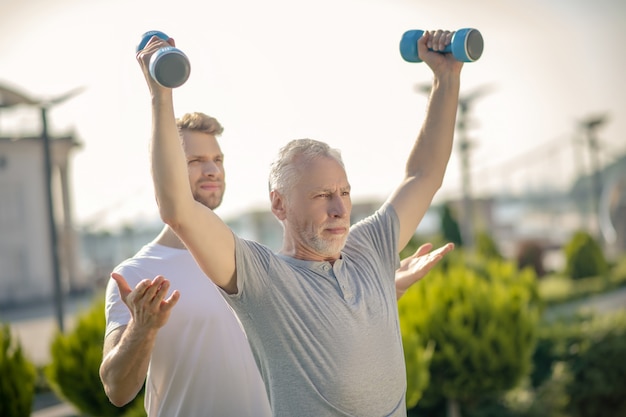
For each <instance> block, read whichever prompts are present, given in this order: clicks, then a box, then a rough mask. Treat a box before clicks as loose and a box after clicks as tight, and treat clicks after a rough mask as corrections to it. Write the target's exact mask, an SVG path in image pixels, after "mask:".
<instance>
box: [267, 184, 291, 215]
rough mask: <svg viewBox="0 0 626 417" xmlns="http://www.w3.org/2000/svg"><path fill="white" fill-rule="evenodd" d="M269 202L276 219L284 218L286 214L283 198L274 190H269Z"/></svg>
mask: <svg viewBox="0 0 626 417" xmlns="http://www.w3.org/2000/svg"><path fill="white" fill-rule="evenodd" d="M270 202H271V203H272V213H274V216H276V217H277V218H278V220H284V219H285V217H286V216H287V207H286V205H285V198H284V197H283V196H282V195H281V194H280V193H279V192H278V191H276V190H274V191H270Z"/></svg>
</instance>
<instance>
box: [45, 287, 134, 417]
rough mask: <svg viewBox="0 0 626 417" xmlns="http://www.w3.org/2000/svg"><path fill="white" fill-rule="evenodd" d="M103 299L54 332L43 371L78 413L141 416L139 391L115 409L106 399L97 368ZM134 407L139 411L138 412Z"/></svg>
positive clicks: (99, 353) (102, 317) (53, 386)
mask: <svg viewBox="0 0 626 417" xmlns="http://www.w3.org/2000/svg"><path fill="white" fill-rule="evenodd" d="M105 325H106V323H105V316H104V301H103V299H102V300H98V301H96V302H95V303H94V304H93V306H92V307H91V309H90V310H88V311H86V312H83V313H82V314H80V315H79V316H78V317H77V324H76V327H75V328H74V329H73V331H71V332H68V333H66V334H63V333H57V334H56V336H55V337H54V339H53V341H52V345H51V358H52V359H51V363H50V364H49V365H48V366H47V367H46V369H45V372H46V376H47V378H48V381H49V382H50V386H51V387H52V389H53V390H54V391H55V392H56V393H57V394H58V395H59V396H60V397H61V398H64V399H65V400H66V401H68V402H70V403H71V404H73V405H74V406H75V407H76V408H77V409H78V410H80V411H81V412H82V413H84V414H87V415H91V416H98V417H108V416H122V415H127V413H132V415H144V416H145V411H143V390H142V392H141V393H140V394H139V395H138V396H137V397H136V398H135V399H134V400H133V401H132V402H131V403H129V404H128V405H126V406H124V407H121V408H118V407H116V406H114V405H113V404H111V402H110V401H109V399H108V398H107V396H106V394H105V392H104V388H103V386H102V382H101V381H100V375H99V368H100V363H101V361H102V343H103V338H104V331H105ZM138 410H141V411H140V412H139V414H138Z"/></svg>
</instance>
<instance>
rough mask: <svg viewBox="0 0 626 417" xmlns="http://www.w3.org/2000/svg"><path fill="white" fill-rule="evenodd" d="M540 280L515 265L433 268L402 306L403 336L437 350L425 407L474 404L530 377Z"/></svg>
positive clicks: (500, 262)
mask: <svg viewBox="0 0 626 417" xmlns="http://www.w3.org/2000/svg"><path fill="white" fill-rule="evenodd" d="M535 283H536V277H535V276H534V274H533V272H532V271H530V270H524V271H518V270H517V269H516V268H515V266H514V265H513V264H512V263H507V262H502V261H495V260H492V261H489V262H487V263H486V264H485V265H484V266H483V267H482V270H481V271H480V272H477V271H475V270H473V269H471V268H468V267H467V266H466V265H463V264H450V265H448V266H447V267H446V269H445V271H444V270H443V268H436V269H434V270H433V271H431V272H430V276H429V277H428V278H427V279H426V280H424V281H422V282H420V284H419V285H415V286H413V287H412V288H411V289H410V290H409V291H407V292H406V293H405V295H404V296H403V297H402V299H400V301H399V304H398V308H399V312H400V320H401V324H402V327H401V328H402V329H403V332H404V333H405V334H413V333H414V334H416V335H418V336H419V337H420V338H421V339H422V340H426V341H432V342H434V343H435V349H434V351H433V354H432V359H431V363H430V368H429V370H430V384H429V385H428V387H427V388H426V391H425V392H424V396H423V399H422V400H421V401H420V403H419V404H418V405H419V406H421V405H422V403H424V405H425V406H426V407H428V406H429V405H432V404H437V403H439V402H440V401H441V400H442V399H447V400H451V401H458V402H459V403H461V404H471V403H474V402H476V401H479V400H480V399H481V398H485V397H488V396H492V395H497V394H500V393H503V392H505V391H507V390H508V389H510V388H512V387H514V386H515V385H516V384H517V383H518V382H519V381H520V380H521V379H522V378H523V377H524V376H527V375H528V374H529V372H530V370H531V365H532V362H531V355H532V352H533V351H534V347H535V340H536V324H537V322H538V319H539V315H540V307H539V305H538V298H537V291H536V288H535Z"/></svg>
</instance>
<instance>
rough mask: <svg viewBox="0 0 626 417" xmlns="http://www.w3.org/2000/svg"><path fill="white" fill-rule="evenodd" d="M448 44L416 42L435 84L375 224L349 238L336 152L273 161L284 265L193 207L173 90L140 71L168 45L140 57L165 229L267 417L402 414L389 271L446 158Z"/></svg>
mask: <svg viewBox="0 0 626 417" xmlns="http://www.w3.org/2000/svg"><path fill="white" fill-rule="evenodd" d="M451 36H452V33H451V32H447V31H432V32H425V34H424V36H423V37H422V38H421V39H420V40H419V41H418V51H419V55H420V58H422V60H423V61H424V62H425V63H426V64H427V65H428V66H429V67H430V68H431V69H432V71H433V73H434V79H433V88H432V92H431V96H430V100H429V106H428V112H427V115H426V119H425V121H424V124H423V126H422V129H421V131H420V133H419V135H418V137H417V140H416V141H415V144H414V146H413V149H412V150H411V152H410V154H409V157H408V161H407V164H406V170H405V178H404V179H403V181H402V182H401V183H400V184H399V186H398V187H397V189H396V190H395V191H394V192H393V193H392V195H391V196H390V197H389V198H388V200H387V201H386V202H385V203H384V204H383V206H382V207H381V208H380V209H379V210H378V211H377V212H376V213H374V214H373V215H372V216H370V217H368V218H366V219H364V220H363V221H361V222H359V223H357V224H356V225H354V226H352V227H350V224H349V219H350V210H351V200H350V184H349V182H348V178H347V174H346V172H345V169H344V167H343V163H342V162H341V157H340V155H339V153H338V152H337V151H335V150H333V149H331V148H330V147H329V146H328V145H326V144H325V143H322V142H319V141H313V140H308V139H305V140H295V141H292V142H290V143H289V144H287V146H285V147H284V148H283V149H281V152H280V154H279V157H278V159H277V160H276V161H275V163H274V164H273V165H272V168H271V172H270V200H271V208H272V212H273V213H274V215H275V216H276V217H277V218H278V219H279V220H280V221H281V222H282V224H283V227H284V238H283V247H282V249H281V250H280V252H279V253H272V252H271V251H270V250H269V249H268V248H266V247H264V246H263V245H261V244H258V243H256V242H252V241H248V240H245V239H241V238H239V237H238V236H236V235H234V234H233V233H232V231H231V230H230V229H229V228H228V227H227V225H226V224H225V223H224V222H223V221H222V220H221V219H220V218H219V217H218V216H217V215H215V213H213V211H212V210H210V209H208V208H207V207H206V206H205V205H203V204H201V203H198V202H197V201H196V200H195V199H194V196H193V194H192V193H191V191H190V190H189V187H188V186H187V183H188V179H187V176H186V170H185V167H186V163H185V157H184V151H183V148H182V147H181V144H180V140H179V137H178V130H177V128H176V123H175V117H174V106H173V99H172V91H171V90H170V89H167V88H163V87H161V86H160V85H158V84H157V83H156V82H155V81H154V80H152V78H151V77H150V74H149V71H148V63H149V61H150V57H151V56H152V54H154V53H155V52H156V51H157V50H158V49H159V48H161V47H163V46H165V45H166V44H167V42H165V41H163V40H159V39H158V38H156V37H153V38H152V39H151V40H150V42H148V44H147V46H146V47H145V48H144V49H143V50H142V51H140V52H139V53H138V54H137V59H138V61H139V63H140V66H141V68H142V70H143V73H144V76H145V78H146V81H147V83H148V86H149V89H150V92H151V96H152V114H153V134H152V141H151V158H152V175H153V181H154V184H155V190H156V196H157V202H158V205H159V211H160V215H161V218H162V219H163V220H164V222H165V223H166V224H167V225H169V226H170V227H171V228H172V229H173V230H174V231H175V233H176V234H177V235H178V236H179V237H180V238H181V240H182V241H183V242H184V244H185V246H186V247H187V248H188V249H189V250H190V251H191V253H192V254H193V256H194V259H195V260H196V261H197V263H198V264H199V266H200V267H201V268H202V270H203V271H204V272H205V273H206V275H207V276H208V277H210V279H211V280H212V281H213V282H214V283H215V284H216V285H217V286H219V287H220V288H221V289H222V290H223V292H224V293H225V294H226V295H227V299H228V301H229V303H230V304H231V306H233V308H234V309H235V311H236V312H237V314H238V316H239V318H240V319H241V322H242V323H243V325H244V328H245V330H246V333H247V335H248V338H249V340H250V344H251V347H252V350H253V353H254V357H255V359H256V361H257V364H258V366H259V368H260V371H261V375H262V377H263V380H264V382H265V386H266V389H267V391H268V394H269V399H270V403H271V406H272V411H273V414H274V415H275V416H289V417H292V416H296V415H297V416H316V417H320V416H370V415H371V416H404V415H406V403H405V390H406V377H405V368H404V358H403V352H402V341H401V337H400V330H399V325H398V312H397V308H396V289H395V285H394V271H395V270H396V268H397V267H398V266H399V264H400V262H399V259H398V253H399V251H400V250H401V249H402V248H403V247H404V246H405V245H406V244H407V243H408V241H409V239H410V238H411V236H413V234H414V232H415V229H416V228H417V226H418V224H419V222H420V221H421V219H422V217H423V216H424V214H425V212H426V210H427V209H428V207H429V205H430V203H431V201H432V198H433V197H434V195H435V193H436V191H437V190H438V189H439V187H440V186H441V183H442V181H443V177H444V173H445V169H446V166H447V163H448V160H449V157H450V152H451V149H452V138H453V133H454V125H455V119H456V110H457V106H458V95H459V87H460V73H461V68H462V65H463V64H462V63H460V62H458V61H456V60H455V59H454V58H453V57H452V56H451V55H450V54H441V53H439V52H438V51H441V50H443V49H444V48H445V46H446V45H447V44H449V43H450V40H451ZM170 44H173V41H172V40H170Z"/></svg>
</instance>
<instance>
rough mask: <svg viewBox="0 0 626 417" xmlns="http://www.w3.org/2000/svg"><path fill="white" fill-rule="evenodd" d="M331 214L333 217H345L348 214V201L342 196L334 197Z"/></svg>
mask: <svg viewBox="0 0 626 417" xmlns="http://www.w3.org/2000/svg"><path fill="white" fill-rule="evenodd" d="M330 214H331V215H332V216H333V217H345V216H346V215H347V214H348V205H347V202H346V201H345V200H344V199H343V198H342V197H336V198H333V199H332V202H331V207H330Z"/></svg>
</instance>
